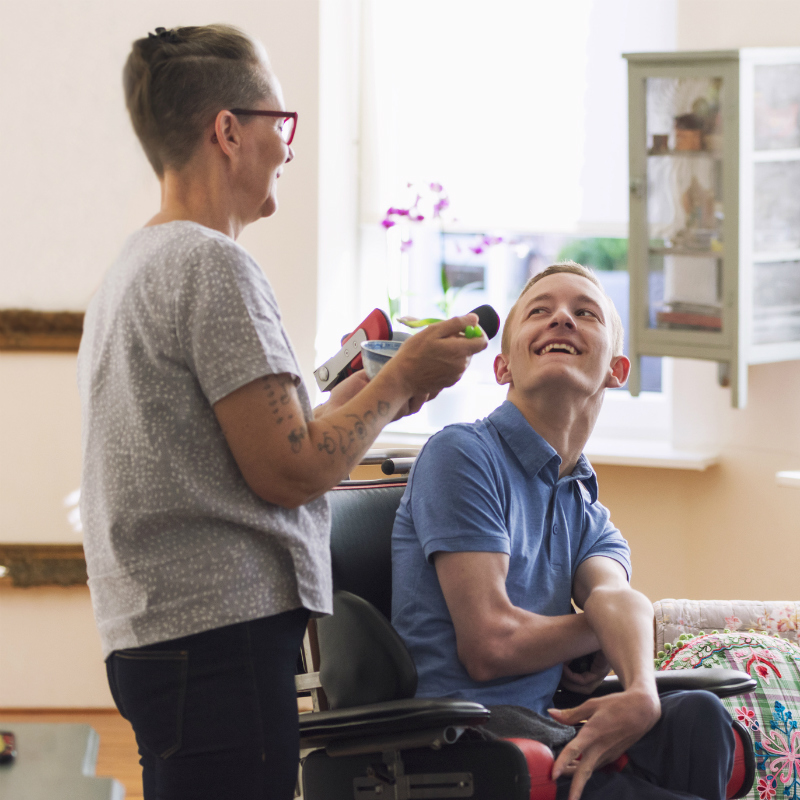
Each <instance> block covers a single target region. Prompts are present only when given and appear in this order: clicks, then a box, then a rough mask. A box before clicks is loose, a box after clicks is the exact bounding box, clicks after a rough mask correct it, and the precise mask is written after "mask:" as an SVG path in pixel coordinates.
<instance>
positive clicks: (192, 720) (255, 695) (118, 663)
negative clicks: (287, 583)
mask: <svg viewBox="0 0 800 800" xmlns="http://www.w3.org/2000/svg"><path fill="white" fill-rule="evenodd" d="M307 621H308V611H307V610H306V609H302V608H301V609H295V610H293V611H288V612H286V613H283V614H277V615H275V616H273V617H266V618H264V619H258V620H254V621H252V622H243V623H239V624H236V625H228V626H226V627H223V628H217V629H216V630H212V631H207V632H205V633H199V634H194V635H192V636H186V637H183V638H181V639H173V640H172V641H168V642H159V643H158V644H154V645H147V646H145V647H140V648H135V649H130V650H117V651H115V652H113V653H112V654H111V655H110V656H109V657H108V660H107V662H106V669H107V672H108V681H109V685H110V686H111V693H112V695H113V697H114V702H115V703H116V704H117V708H118V709H119V710H120V713H121V714H122V716H123V717H125V719H127V720H128V721H129V722H130V723H131V725H132V726H133V730H134V733H135V734H136V741H137V744H138V745H139V755H140V763H141V765H142V781H143V784H144V797H145V800H221V799H222V798H236V800H291V798H292V797H293V793H294V787H295V781H296V779H297V763H298V755H299V734H298V716H297V699H296V693H295V688H294V675H295V669H296V665H297V656H298V653H299V651H300V646H301V643H302V639H303V631H304V630H305V626H306V622H307Z"/></svg>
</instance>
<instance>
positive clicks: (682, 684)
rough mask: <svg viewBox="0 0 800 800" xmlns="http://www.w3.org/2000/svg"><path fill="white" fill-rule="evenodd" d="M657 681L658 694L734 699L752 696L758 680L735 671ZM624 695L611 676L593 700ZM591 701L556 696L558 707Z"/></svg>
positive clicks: (670, 674)
mask: <svg viewBox="0 0 800 800" xmlns="http://www.w3.org/2000/svg"><path fill="white" fill-rule="evenodd" d="M655 678H656V688H657V689H658V693H659V694H664V693H665V692H675V691H687V690H689V691H691V690H695V689H705V690H706V691H707V692H711V693H712V694H715V695H716V696H717V697H732V696H734V695H737V694H747V692H752V691H753V689H755V688H756V680H755V678H751V677H750V676H749V675H748V674H747V673H746V672H742V671H740V670H736V669H717V668H711V669H671V670H666V671H664V672H656V673H655ZM621 691H622V684H621V683H620V681H619V678H617V677H616V676H615V675H609V676H608V677H607V678H606V679H605V680H604V681H603V683H602V684H601V685H600V686H599V687H598V688H597V689H595V691H594V693H593V694H592V697H602V696H603V695H606V694H612V693H613V692H621ZM588 699H589V698H588V697H587V696H586V695H584V694H578V693H577V692H569V691H566V690H565V689H559V691H558V692H556V696H555V707H556V708H572V707H574V706H577V705H580V704H581V703H583V702H585V701H586V700H588Z"/></svg>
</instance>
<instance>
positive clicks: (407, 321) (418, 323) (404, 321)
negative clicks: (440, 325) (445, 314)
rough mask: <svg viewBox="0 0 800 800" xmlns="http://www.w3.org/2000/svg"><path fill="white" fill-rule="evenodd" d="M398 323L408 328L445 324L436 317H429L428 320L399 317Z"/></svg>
mask: <svg viewBox="0 0 800 800" xmlns="http://www.w3.org/2000/svg"><path fill="white" fill-rule="evenodd" d="M397 321H398V322H399V323H400V324H401V325H405V326H406V328H424V327H425V326H426V325H433V324H435V323H436V322H444V320H442V319H437V318H436V317H428V319H417V318H416V317H398V318H397Z"/></svg>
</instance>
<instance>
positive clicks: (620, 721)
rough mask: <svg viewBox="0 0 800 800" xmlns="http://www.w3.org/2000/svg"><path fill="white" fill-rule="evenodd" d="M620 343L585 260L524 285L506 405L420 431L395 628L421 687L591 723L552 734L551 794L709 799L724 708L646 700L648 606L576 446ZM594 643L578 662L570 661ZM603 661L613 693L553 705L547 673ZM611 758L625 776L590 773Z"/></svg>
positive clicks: (552, 681) (676, 699) (722, 763)
mask: <svg viewBox="0 0 800 800" xmlns="http://www.w3.org/2000/svg"><path fill="white" fill-rule="evenodd" d="M622 339H623V331H622V323H621V321H620V318H619V315H618V313H617V311H616V309H615V308H614V306H613V303H612V302H611V300H610V298H609V297H608V296H607V295H606V294H605V292H604V291H603V289H602V287H601V285H600V283H599V281H598V280H597V278H596V277H595V275H594V273H593V272H592V271H591V270H589V269H587V268H585V267H582V266H580V265H578V264H574V263H572V262H564V263H561V264H556V265H553V266H551V267H548V269H546V270H545V271H544V272H542V273H540V274H539V275H537V276H535V277H534V278H532V279H531V280H530V281H529V282H528V284H527V285H526V286H525V288H524V289H523V291H522V293H521V295H520V297H519V299H518V300H517V302H516V304H515V305H514V307H513V308H512V309H511V311H510V312H509V315H508V318H507V320H506V323H505V327H504V329H503V337H502V353H501V355H499V356H497V358H496V359H495V364H494V369H495V377H496V379H497V382H498V383H500V384H502V385H506V386H508V399H507V400H506V401H505V402H504V403H503V404H502V405H501V406H500V407H499V408H497V409H496V410H495V411H493V412H492V413H491V414H490V415H489V416H488V417H487V418H486V419H484V420H481V421H479V422H475V423H473V424H458V425H451V426H448V427H447V428H445V429H444V430H443V431H441V432H440V433H438V434H437V435H436V436H434V437H432V438H431V440H430V441H429V442H428V443H427V444H426V445H425V447H424V448H423V450H422V451H421V452H420V455H419V457H418V458H417V460H416V463H415V465H414V468H413V471H412V473H411V476H410V479H409V484H408V489H407V490H406V493H405V495H404V497H403V500H402V503H401V505H400V509H399V511H398V513H397V519H396V522H395V526H394V531H393V535H392V562H393V567H392V569H393V598H392V610H393V614H392V623H393V624H394V626H395V628H396V629H397V631H398V632H399V633H400V635H401V636H402V637H403V639H404V640H405V642H406V645H407V646H408V648H409V650H410V652H411V655H412V656H413V658H414V661H415V662H416V665H417V670H418V673H419V688H418V691H417V694H418V696H421V697H460V698H464V699H469V700H475V701H477V702H480V703H483V704H484V705H487V706H490V707H491V706H502V707H504V708H503V709H501V716H502V717H503V718H504V719H508V718H509V716H508V715H509V710H508V709H507V708H506V707H507V706H521V707H523V709H527V711H523V712H522V714H523V715H524V716H525V717H526V718H530V719H531V724H536V723H537V720H538V721H539V722H540V723H542V724H546V723H544V722H543V721H542V720H541V717H537V714H539V715H545V714H548V713H549V714H550V718H552V719H554V720H556V721H557V722H559V723H563V724H565V725H574V724H576V723H579V722H581V721H584V720H585V721H586V723H585V725H583V727H581V728H580V729H579V732H578V734H577V735H576V736H574V733H573V731H571V730H569V731H568V733H567V735H566V736H564V737H563V740H569V741H568V743H567V744H566V745H565V746H564V747H563V749H562V750H561V752H560V754H559V755H558V758H557V759H556V762H555V765H554V768H553V777H554V778H557V779H559V780H558V787H559V788H558V797H559V798H566V797H569V800H577V798H578V797H580V796H581V794H582V793H583V795H584V797H586V798H598V800H599V798H604V799H605V798H608V800H612V798H613V800H624V799H625V798H631V800H633V799H634V798H635V800H646V799H647V798H677V797H681V798H686V797H701V798H704V800H722V798H724V797H725V787H726V784H727V782H728V779H729V776H730V773H731V769H732V765H733V752H734V734H733V732H732V729H731V722H730V717H729V716H728V714H727V712H726V711H725V709H724V708H723V706H722V704H721V703H720V702H719V700H718V699H717V698H716V697H714V696H713V695H711V694H708V693H706V692H675V693H672V694H670V695H665V696H663V697H662V698H661V699H660V700H659V696H658V693H657V692H656V687H655V681H654V678H653V608H652V605H651V603H650V601H649V600H648V599H647V598H646V597H645V596H644V595H642V594H641V593H639V592H637V591H635V590H633V589H631V588H630V585H629V583H628V581H629V577H630V552H629V549H628V545H627V542H626V541H625V540H624V539H623V538H622V536H621V534H620V532H619V531H618V530H617V529H616V528H615V527H614V526H613V525H612V523H611V521H610V520H609V514H608V511H607V510H606V509H605V508H604V507H603V506H602V505H601V504H600V503H599V502H597V477H596V476H595V474H594V471H593V470H592V467H591V465H590V464H589V462H588V461H587V460H586V458H585V456H583V455H582V451H583V448H584V445H585V444H586V441H587V439H588V438H589V435H590V434H591V432H592V428H593V427H594V424H595V421H596V419H597V415H598V413H599V412H600V407H601V405H602V402H603V394H604V392H605V390H606V389H609V388H617V387H621V386H622V385H623V384H624V383H625V381H626V380H627V377H628V372H629V370H630V362H629V361H628V359H627V358H626V357H625V356H624V355H623V354H622V352H623V351H622ZM571 601H574V603H575V605H576V606H578V608H580V609H582V610H583V613H578V614H575V613H572V607H571ZM590 654H595V655H594V657H593V658H592V659H591V667H590V668H589V670H588V671H586V672H581V673H578V672H575V671H573V670H571V669H570V667H569V666H568V664H569V663H570V662H571V661H573V659H576V658H579V657H581V656H589V655H590ZM609 665H610V666H611V667H613V669H614V671H615V672H616V674H617V675H618V676H619V678H620V680H621V682H622V685H623V687H624V691H622V692H621V693H619V694H613V695H608V696H605V697H601V698H592V699H588V700H587V701H586V702H584V703H582V704H581V705H579V706H577V707H576V708H573V709H571V710H567V711H556V710H552V709H551V708H550V707H551V705H552V702H553V694H554V692H555V691H556V689H557V687H558V686H559V683H560V684H561V685H562V686H564V687H566V688H568V689H571V690H573V691H577V692H581V693H583V694H588V693H590V692H591V691H592V690H593V689H594V688H596V686H597V685H598V684H599V683H600V681H601V680H602V679H603V677H604V676H605V675H606V673H607V672H608V668H609ZM531 712H536V713H531ZM514 713H516V714H517V715H519V713H520V712H519V711H517V710H515V712H514ZM511 718H513V715H512V717H511ZM550 718H548V720H549V719H550ZM524 725H527V723H524ZM559 730H561V731H563V730H566V729H559ZM512 735H513V734H512ZM523 735H524V734H523ZM548 735H551V734H548ZM559 735H563V734H559V733H558V732H556V734H554V736H555V739H558V736H559ZM573 737H574V738H573ZM531 738H539V737H538V736H535V735H534V736H531ZM562 743H563V742H562ZM624 752H627V754H628V757H629V766H628V767H627V768H626V769H625V770H624V771H623V772H622V773H604V772H596V771H595V770H597V769H598V768H599V767H602V766H604V765H605V764H608V763H610V762H611V761H614V760H615V759H616V758H617V757H618V756H619V755H621V754H622V753H624ZM584 787H585V792H584Z"/></svg>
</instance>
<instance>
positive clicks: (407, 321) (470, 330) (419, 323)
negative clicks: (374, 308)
mask: <svg viewBox="0 0 800 800" xmlns="http://www.w3.org/2000/svg"><path fill="white" fill-rule="evenodd" d="M397 321H398V322H399V323H400V324H401V325H405V326H406V327H407V328H424V327H425V326H426V325H434V324H435V323H437V322H444V320H443V319H437V318H436V317H428V318H427V319H416V317H398V319H397ZM464 336H466V337H467V339H477V338H478V337H479V336H483V328H481V326H480V325H467V327H466V328H465V329H464Z"/></svg>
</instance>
